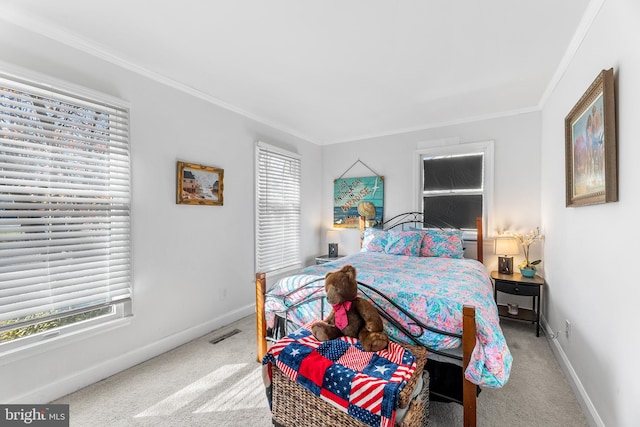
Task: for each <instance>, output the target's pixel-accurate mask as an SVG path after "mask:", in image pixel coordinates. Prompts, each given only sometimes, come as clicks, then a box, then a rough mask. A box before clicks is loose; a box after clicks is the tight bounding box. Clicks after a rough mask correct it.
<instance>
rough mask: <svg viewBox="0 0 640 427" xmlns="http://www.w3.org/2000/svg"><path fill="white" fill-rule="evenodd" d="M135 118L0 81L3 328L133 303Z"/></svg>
mask: <svg viewBox="0 0 640 427" xmlns="http://www.w3.org/2000/svg"><path fill="white" fill-rule="evenodd" d="M128 116H129V113H128V110H127V109H126V108H124V107H120V106H116V105H111V104H110V103H107V102H102V101H94V100H92V99H91V98H90V97H85V96H83V95H75V94H72V93H70V92H66V91H63V90H56V89H53V88H51V87H49V86H47V85H41V84H37V83H32V82H26V81H23V80H16V79H13V78H7V76H2V75H0V169H1V171H2V172H1V175H0V327H1V328H2V329H7V324H10V326H11V327H12V328H13V327H18V326H20V325H21V324H27V323H33V318H34V317H38V318H39V319H49V318H61V317H64V316H65V315H69V314H70V313H76V312H81V311H87V310H90V309H92V308H97V307H104V306H109V305H112V304H115V303H119V302H124V301H128V300H130V298H131V261H130V256H131V254H130V222H129V213H130V183H129V181H130V164H129V131H128V127H129V122H128V121H129V118H128Z"/></svg>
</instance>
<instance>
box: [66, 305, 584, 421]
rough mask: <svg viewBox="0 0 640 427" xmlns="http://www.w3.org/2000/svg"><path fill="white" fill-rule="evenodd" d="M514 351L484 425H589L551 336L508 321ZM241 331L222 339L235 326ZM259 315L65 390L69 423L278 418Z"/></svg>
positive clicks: (452, 415) (446, 409) (481, 407)
mask: <svg viewBox="0 0 640 427" xmlns="http://www.w3.org/2000/svg"><path fill="white" fill-rule="evenodd" d="M504 322H505V323H504V324H503V329H504V333H505V336H506V337H507V342H508V343H509V347H510V349H511V352H512V354H513V356H514V364H513V370H512V374H511V378H510V380H509V382H508V383H507V385H506V386H505V387H504V388H502V389H497V390H491V389H483V391H482V393H481V394H480V397H479V398H478V425H479V426H587V425H588V424H587V422H586V421H585V419H584V417H583V415H582V412H581V410H580V407H579V406H578V403H577V402H576V399H575V397H574V395H573V393H572V391H571V389H570V387H569V384H568V383H567V381H566V380H565V378H564V376H563V374H562V371H561V370H560V368H559V366H558V364H557V363H556V361H555V359H554V358H553V355H552V353H551V349H550V347H549V344H548V343H547V340H546V338H545V337H543V336H541V337H539V338H536V336H535V329H534V327H533V326H532V325H530V324H525V323H518V322H513V321H512V322H509V321H504ZM235 329H239V330H240V331H241V332H240V333H237V334H235V335H233V336H231V337H229V338H226V339H224V340H223V341H221V342H219V343H217V344H211V343H210V341H211V340H213V339H215V338H218V337H220V336H223V335H224V334H226V333H229V332H230V331H233V330H235ZM254 334H255V325H254V318H253V316H250V317H247V318H244V319H242V320H240V321H238V322H235V323H234V324H232V325H229V326H227V327H225V328H222V329H220V330H217V331H214V332H212V333H211V334H209V335H207V336H204V337H202V338H200V339H197V340H195V341H192V342H190V343H188V344H185V345H183V346H181V347H179V348H176V349H174V350H172V351H170V352H167V353H165V354H163V355H161V356H158V357H156V358H153V359H151V360H149V361H147V362H145V363H142V364H140V365H138V366H135V367H133V368H131V369H128V370H126V371H124V372H121V373H119V374H117V375H114V376H112V377H110V378H107V379H105V380H103V381H100V382H98V383H96V384H93V385H91V386H89V387H86V388H84V389H82V390H80V391H78V392H76V393H73V394H70V395H68V396H65V397H63V398H61V399H59V400H57V401H56V402H55V403H68V404H69V405H70V420H71V422H70V424H71V426H74V427H85V426H86V427H94V426H113V427H116V426H119V427H128V426H154V427H157V426H175V427H198V426H247V427H263V426H264V427H266V426H271V425H272V424H271V417H270V413H269V409H268V407H267V401H266V397H265V394H264V389H263V387H262V378H261V374H260V364H258V363H257V362H256V361H255V337H254ZM430 421H431V422H430V426H432V427H440V426H447V427H449V426H461V425H462V410H461V407H460V406H459V405H457V404H442V403H437V402H433V403H432V405H431V418H430Z"/></svg>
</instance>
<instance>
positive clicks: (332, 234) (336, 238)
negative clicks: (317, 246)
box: [327, 230, 340, 243]
mask: <svg viewBox="0 0 640 427" xmlns="http://www.w3.org/2000/svg"><path fill="white" fill-rule="evenodd" d="M327 243H340V232H339V231H338V230H329V231H327Z"/></svg>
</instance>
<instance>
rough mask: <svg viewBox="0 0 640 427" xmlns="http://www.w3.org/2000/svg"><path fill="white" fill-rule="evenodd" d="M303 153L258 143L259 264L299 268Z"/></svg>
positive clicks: (265, 269) (269, 268)
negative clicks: (301, 164)
mask: <svg viewBox="0 0 640 427" xmlns="http://www.w3.org/2000/svg"><path fill="white" fill-rule="evenodd" d="M300 185H301V168H300V157H299V156H298V155H297V154H294V153H290V152H287V151H284V150H280V149H278V148H276V147H273V146H271V145H269V144H265V143H263V142H258V144H257V146H256V214H257V218H256V268H257V271H258V272H261V273H273V272H276V271H281V270H286V269H289V268H296V267H299V266H300V265H301V257H300Z"/></svg>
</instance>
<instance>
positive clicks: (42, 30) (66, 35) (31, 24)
mask: <svg viewBox="0 0 640 427" xmlns="http://www.w3.org/2000/svg"><path fill="white" fill-rule="evenodd" d="M0 10H2V13H1V14H0V20H5V21H6V22H9V23H11V24H15V25H17V26H19V27H21V28H24V29H26V30H28V31H31V32H34V33H36V34H39V35H41V36H43V37H46V38H48V39H51V40H54V41H56V42H58V43H61V44H63V45H66V46H69V47H71V48H74V49H77V50H79V51H82V52H84V53H86V54H88V55H91V56H93V57H96V58H99V59H101V60H103V61H106V62H109V63H111V64H114V65H116V66H118V67H120V68H123V69H126V70H128V71H131V72H133V73H136V74H138V75H140V76H143V77H146V78H148V79H151V80H153V81H155V82H158V83H160V84H163V85H165V86H168V87H171V88H173V89H176V90H178V91H180V92H183V93H186V94H188V95H191V96H193V97H195V98H198V99H201V100H203V101H205V102H208V103H210V104H213V105H216V106H218V107H221V108H224V109H225V110H229V111H232V112H234V113H236V114H238V115H241V116H243V117H246V118H248V119H251V120H253V121H255V122H258V123H261V124H263V125H266V126H269V127H271V128H273V129H276V130H278V131H280V132H284V133H286V134H289V135H291V136H294V137H296V138H300V139H303V140H305V141H307V142H311V143H314V144H316V145H320V143H319V142H318V141H317V140H316V139H315V138H313V137H310V136H309V135H305V134H303V133H300V132H298V131H296V130H294V129H291V128H289V127H287V126H284V125H282V124H281V123H277V122H274V121H272V120H269V119H266V118H264V117H261V116H258V115H256V114H253V113H251V112H249V111H246V110H244V109H242V108H240V107H237V106H235V105H232V104H229V103H228V102H225V101H222V100H220V99H218V98H216V97H214V96H211V95H209V94H206V93H204V92H202V91H200V90H197V89H194V88H192V87H190V86H188V85H186V84H184V83H181V82H179V81H176V80H174V79H172V78H169V77H167V76H164V75H162V74H160V73H157V72H155V71H151V70H149V69H147V68H145V67H141V66H139V65H137V64H134V63H133V62H131V61H128V60H126V59H124V58H122V57H120V56H118V55H117V54H116V53H114V52H113V51H110V50H109V49H108V48H106V47H103V46H99V45H97V44H96V43H95V42H92V41H89V40H88V39H85V38H83V37H79V36H77V35H75V34H73V33H71V32H69V31H65V30H63V29H61V28H60V27H58V26H54V25H51V24H49V23H48V22H44V21H42V20H40V19H35V18H33V17H27V16H25V15H23V14H21V13H19V12H16V11H15V10H13V9H12V8H11V7H8V8H7V7H4V8H3V7H0Z"/></svg>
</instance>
